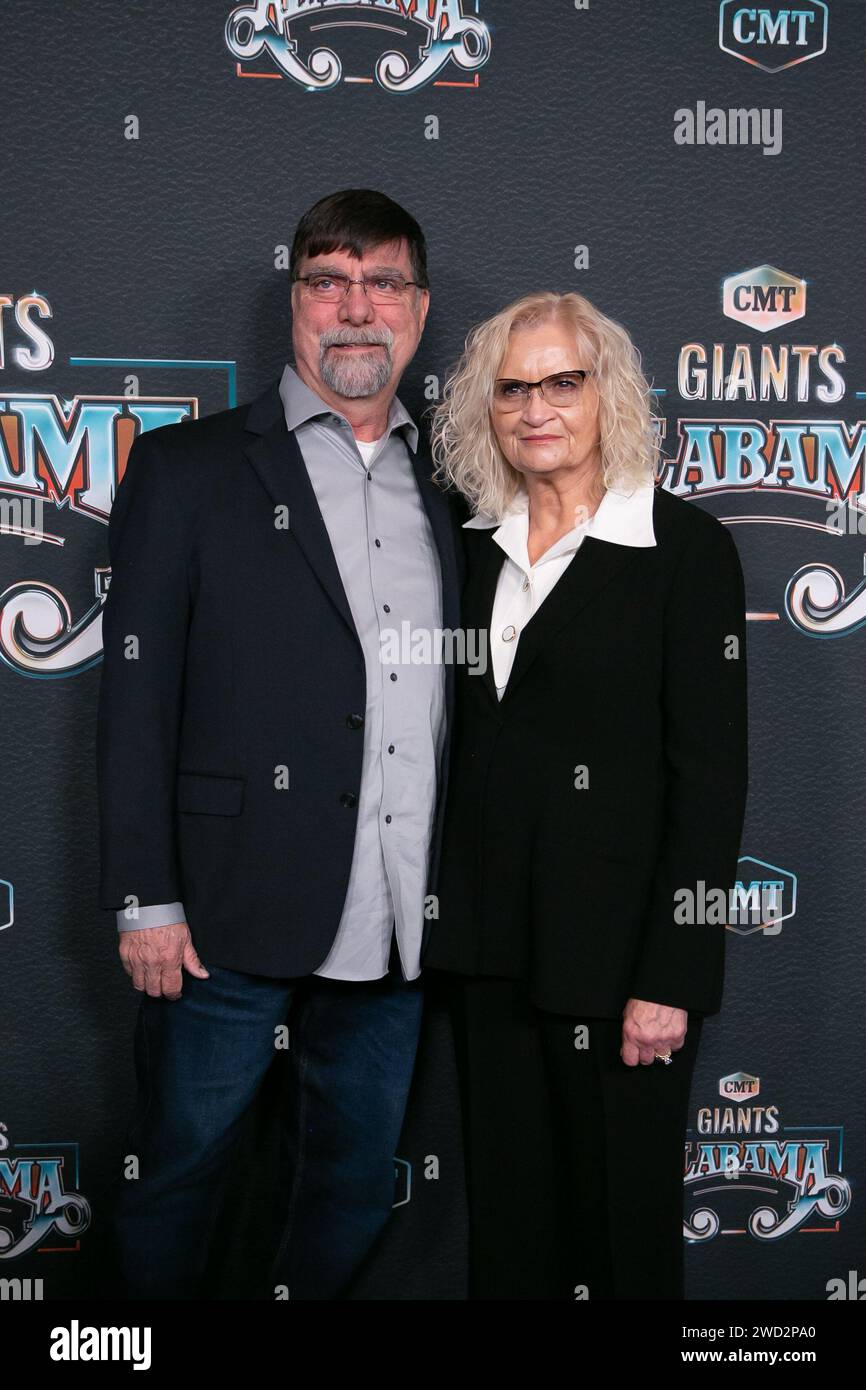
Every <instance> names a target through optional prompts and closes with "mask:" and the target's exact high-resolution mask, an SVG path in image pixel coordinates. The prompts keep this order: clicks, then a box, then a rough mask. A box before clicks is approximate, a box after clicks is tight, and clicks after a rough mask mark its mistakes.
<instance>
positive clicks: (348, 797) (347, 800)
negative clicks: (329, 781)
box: [340, 792, 358, 809]
mask: <svg viewBox="0 0 866 1390" xmlns="http://www.w3.org/2000/svg"><path fill="white" fill-rule="evenodd" d="M357 804H358V798H357V797H356V795H355V793H354V792H343V794H342V796H341V797H340V805H341V806H348V807H349V808H350V809H351V807H352V806H357Z"/></svg>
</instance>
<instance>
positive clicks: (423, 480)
mask: <svg viewBox="0 0 866 1390" xmlns="http://www.w3.org/2000/svg"><path fill="white" fill-rule="evenodd" d="M246 428H247V430H249V431H250V433H251V434H252V435H253V438H252V439H251V440H250V442H249V444H247V445H246V447H245V453H246V456H247V458H248V459H249V461H250V463H251V464H252V466H253V468H254V469H255V471H256V473H257V474H258V476H259V478H260V479H261V481H262V484H263V485H264V487H265V490H266V491H267V493H268V495H269V496H270V498H271V499H272V501H273V502H274V505H275V506H276V505H284V506H287V507H288V509H289V528H290V530H291V532H292V535H293V536H294V538H295V540H296V541H297V543H298V545H299V546H300V547H301V550H302V551H303V552H304V555H305V556H306V558H307V561H308V563H309V564H310V566H311V567H312V569H313V570H314V571H315V573H316V575H317V576H318V579H319V582H320V583H321V585H322V587H323V588H324V590H325V592H326V593H327V594H328V596H329V598H330V599H331V601H332V602H333V604H334V605H335V607H336V608H337V610H338V612H339V613H340V614H341V615H342V617H343V619H344V620H345V622H346V623H347V625H348V627H349V628H350V630H351V631H352V632H353V633H354V634H355V636H356V637H357V631H356V628H355V624H354V621H353V619H352V613H351V609H350V608H349V601H348V599H347V598H346V591H345V589H344V588H343V581H342V579H341V578H340V571H339V568H338V566H337V561H336V559H335V557H334V551H333V547H332V546H331V538H330V536H329V535H328V530H327V527H326V526H325V522H324V519H323V517H322V513H321V511H320V510H319V503H318V501H317V499H316V494H315V491H314V488H313V485H312V483H311V482H310V477H309V474H308V473H307V469H306V466H305V464H304V459H303V455H302V453H301V450H300V447H299V445H298V442H297V440H296V439H295V435H294V433H293V432H291V431H289V430H287V429H286V417H285V414H284V412H283V403H282V400H281V398H280V393H279V388H278V386H277V385H273V386H269V387H268V389H267V390H266V391H265V392H263V394H262V395H261V396H259V397H258V399H257V400H255V401H253V403H252V404H251V406H250V409H249V414H248V415H247V420H246ZM410 458H411V460H412V467H413V470H414V472H415V479H416V482H417V484H418V491H419V492H420V494H421V500H422V502H423V504H424V509H425V511H426V513H427V516H428V518H429V521H430V526H431V528H432V531H433V537H434V540H435V542H436V547H437V549H438V552H439V563H440V568H441V573H442V625H443V627H445V628H456V627H457V625H458V622H459V596H460V584H459V575H458V561H457V555H456V547H455V540H454V531H453V525H452V521H451V514H450V507H449V504H448V501H447V499H446V498H445V496H444V494H443V493H442V491H441V489H440V488H438V487H437V486H436V484H435V483H434V482H433V481H432V479H431V477H430V474H431V472H432V463H431V460H430V455H429V452H428V450H427V449H426V447H425V446H424V445H423V444H422V443H421V441H420V439H419V447H418V452H417V454H413V453H412V452H411V450H410Z"/></svg>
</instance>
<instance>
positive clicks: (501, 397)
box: [493, 371, 592, 411]
mask: <svg viewBox="0 0 866 1390" xmlns="http://www.w3.org/2000/svg"><path fill="white" fill-rule="evenodd" d="M591 375H592V373H591V372H589V371H576V372H554V374H553V375H552V376H546V377H543V378H542V379H541V381H512V380H511V379H510V378H508V377H499V378H498V380H497V381H496V382H495V383H494V386H493V404H494V405H495V406H496V408H497V409H498V410H504V411H508V410H523V408H524V407H525V406H527V405H528V404H529V402H530V400H531V398H532V392H533V391H534V390H535V388H536V386H537V387H538V389H539V391H540V392H541V394H542V396H543V397H544V399H545V400H546V401H547V403H548V405H556V406H559V407H563V406H568V405H576V404H577V402H578V401H579V400H580V397H581V393H582V391H583V383H584V381H585V379H586V378H587V377H588V376H591Z"/></svg>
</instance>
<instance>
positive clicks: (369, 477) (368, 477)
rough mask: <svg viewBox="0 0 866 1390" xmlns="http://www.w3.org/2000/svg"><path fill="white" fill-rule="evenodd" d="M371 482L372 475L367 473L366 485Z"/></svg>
mask: <svg viewBox="0 0 866 1390" xmlns="http://www.w3.org/2000/svg"><path fill="white" fill-rule="evenodd" d="M372 481H373V474H372V473H368V474H367V482H368V483H372Z"/></svg>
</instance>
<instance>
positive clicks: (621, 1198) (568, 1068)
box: [450, 976, 702, 1300]
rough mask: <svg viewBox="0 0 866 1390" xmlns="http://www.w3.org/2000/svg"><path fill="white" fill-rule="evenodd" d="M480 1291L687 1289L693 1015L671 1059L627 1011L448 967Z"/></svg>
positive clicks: (658, 1294) (542, 1293) (474, 1283)
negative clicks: (627, 1038) (613, 1015)
mask: <svg viewBox="0 0 866 1390" xmlns="http://www.w3.org/2000/svg"><path fill="white" fill-rule="evenodd" d="M451 978H452V984H451V986H450V992H451V1006H452V1016H453V1020H454V1032H455V1041H456V1046H457V1061H458V1068H459V1075H460V1087H461V1102H462V1109H463V1121H464V1149H465V1156H466V1177H467V1191H468V1198H469V1217H470V1281H469V1297H470V1298H474V1299H569V1300H574V1299H576V1298H587V1297H588V1298H589V1299H599V1298H605V1299H633V1298H634V1299H658V1298H662V1299H678V1298H682V1297H683V1234H682V1221H683V1146H684V1143H685V1131H686V1128H687V1124H688V1101H689V1089H690V1085H691V1078H692V1072H693V1069H694V1063H695V1057H696V1054H697V1048H698V1043H699V1041H700V1030H701V1022H702V1020H701V1016H700V1015H694V1016H691V1015H690V1017H689V1026H688V1031H687V1033H686V1040H685V1043H684V1045H683V1047H682V1049H681V1050H680V1051H679V1052H674V1053H673V1061H672V1062H671V1064H670V1065H669V1066H665V1065H664V1063H662V1062H653V1064H652V1065H651V1066H644V1065H641V1064H640V1063H638V1065H637V1066H634V1067H627V1066H626V1065H625V1063H624V1062H623V1061H622V1059H621V1057H620V1055H619V1050H620V1046H621V1041H622V1019H621V1018H617V1019H609V1018H573V1017H571V1016H569V1015H564V1014H554V1013H547V1012H545V1011H542V1010H540V1009H537V1008H535V1007H534V1006H533V1005H532V1004H530V1003H529V1001H528V998H527V994H526V988H525V985H524V984H523V983H522V982H520V981H516V980H500V979H491V978H474V979H473V978H467V977H463V976H452V977H451Z"/></svg>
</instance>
